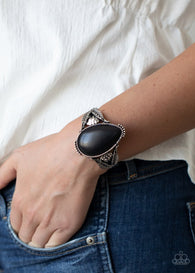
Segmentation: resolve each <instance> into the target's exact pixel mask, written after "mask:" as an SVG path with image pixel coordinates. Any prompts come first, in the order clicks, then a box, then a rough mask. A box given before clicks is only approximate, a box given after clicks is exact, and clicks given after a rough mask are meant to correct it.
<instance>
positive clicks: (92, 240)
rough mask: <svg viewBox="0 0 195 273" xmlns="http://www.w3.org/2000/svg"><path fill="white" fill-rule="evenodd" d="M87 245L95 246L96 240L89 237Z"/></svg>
mask: <svg viewBox="0 0 195 273" xmlns="http://www.w3.org/2000/svg"><path fill="white" fill-rule="evenodd" d="M86 243H87V244H88V245H93V244H94V243H95V240H94V238H93V237H91V236H89V237H87V239H86Z"/></svg>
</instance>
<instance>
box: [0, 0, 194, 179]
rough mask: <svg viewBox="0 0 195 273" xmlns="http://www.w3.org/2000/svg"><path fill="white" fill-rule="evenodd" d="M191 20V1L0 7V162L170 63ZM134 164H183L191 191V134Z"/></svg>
mask: <svg viewBox="0 0 195 273" xmlns="http://www.w3.org/2000/svg"><path fill="white" fill-rule="evenodd" d="M194 18H195V1H194V0H141V1H140V0H129V1H128V0H113V1H108V0H81V1H79V0H56V1H53V0H28V1H26V0H6V1H0V162H1V163H2V162H3V161H4V160H5V159H6V158H7V157H8V156H9V154H10V153H11V152H12V151H13V150H14V149H15V148H17V147H19V146H21V145H24V144H26V143H28V142H31V141H33V140H36V139H39V138H41V137H44V136H46V135H49V134H51V133H54V132H57V131H59V130H60V129H62V128H63V127H64V126H65V125H66V124H67V123H68V122H70V121H71V120H72V119H74V118H76V117H77V116H78V115H81V114H82V113H84V112H86V111H87V110H89V109H90V108H92V107H99V106H101V105H102V104H103V103H105V102H106V101H108V100H110V99H111V98H113V97H115V96H116V95H118V94H120V93H121V92H123V91H125V90H126V89H128V88H130V87H131V86H133V85H135V84H136V83H138V82H139V81H140V80H141V79H143V78H145V77H147V76H148V75H149V74H151V73H152V72H154V71H155V70H157V69H159V68H160V67H162V66H163V65H165V64H166V63H168V62H169V61H170V60H171V59H173V58H174V57H175V56H177V55H178V54H180V53H181V52H182V51H184V50H185V49H186V48H187V47H188V46H190V45H191V44H192V43H193V42H194V41H195V31H194V29H191V25H192V24H193V22H194ZM189 33H191V34H189ZM135 157H136V158H140V159H146V160H147V159H148V160H168V159H185V160H186V161H187V162H188V164H189V169H188V171H189V175H190V177H191V179H192V180H193V182H194V183H195V130H191V131H188V132H186V133H184V134H182V135H179V136H177V137H175V138H172V139H170V140H168V141H166V142H164V143H162V144H160V145H158V146H156V147H153V148H151V149H149V150H147V151H145V152H143V153H140V154H138V155H136V156H135Z"/></svg>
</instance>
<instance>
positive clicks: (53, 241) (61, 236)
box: [45, 230, 73, 248]
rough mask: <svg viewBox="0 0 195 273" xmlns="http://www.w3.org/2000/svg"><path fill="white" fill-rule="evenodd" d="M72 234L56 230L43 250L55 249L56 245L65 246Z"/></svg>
mask: <svg viewBox="0 0 195 273" xmlns="http://www.w3.org/2000/svg"><path fill="white" fill-rule="evenodd" d="M72 235H73V233H71V234H70V232H67V231H65V230H56V231H55V232H54V233H53V234H52V236H51V237H50V238H49V241H48V242H47V243H46V245H45V248H50V247H55V246H58V245H62V244H65V243H66V242H67V241H68V240H69V239H70V238H71V237H72Z"/></svg>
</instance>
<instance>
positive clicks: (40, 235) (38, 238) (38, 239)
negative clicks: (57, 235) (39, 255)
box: [29, 225, 53, 248]
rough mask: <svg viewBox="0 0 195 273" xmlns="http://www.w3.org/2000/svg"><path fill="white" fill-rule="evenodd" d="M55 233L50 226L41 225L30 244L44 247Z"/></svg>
mask: <svg viewBox="0 0 195 273" xmlns="http://www.w3.org/2000/svg"><path fill="white" fill-rule="evenodd" d="M52 234H53V230H51V229H50V228H45V227H43V226H41V225H39V226H38V227H37V229H36V231H35V233H34V234H33V237H32V239H31V242H30V243H29V245H30V246H33V247H42V248H43V247H44V246H45V244H46V243H47V242H48V240H49V238H50V237H51V235H52Z"/></svg>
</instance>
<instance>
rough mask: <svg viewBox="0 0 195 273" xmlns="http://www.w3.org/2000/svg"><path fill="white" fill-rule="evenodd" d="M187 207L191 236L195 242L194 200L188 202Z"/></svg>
mask: <svg viewBox="0 0 195 273" xmlns="http://www.w3.org/2000/svg"><path fill="white" fill-rule="evenodd" d="M187 208H188V213H189V222H190V229H191V233H192V238H193V241H194V243H195V201H191V202H188V203H187Z"/></svg>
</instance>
